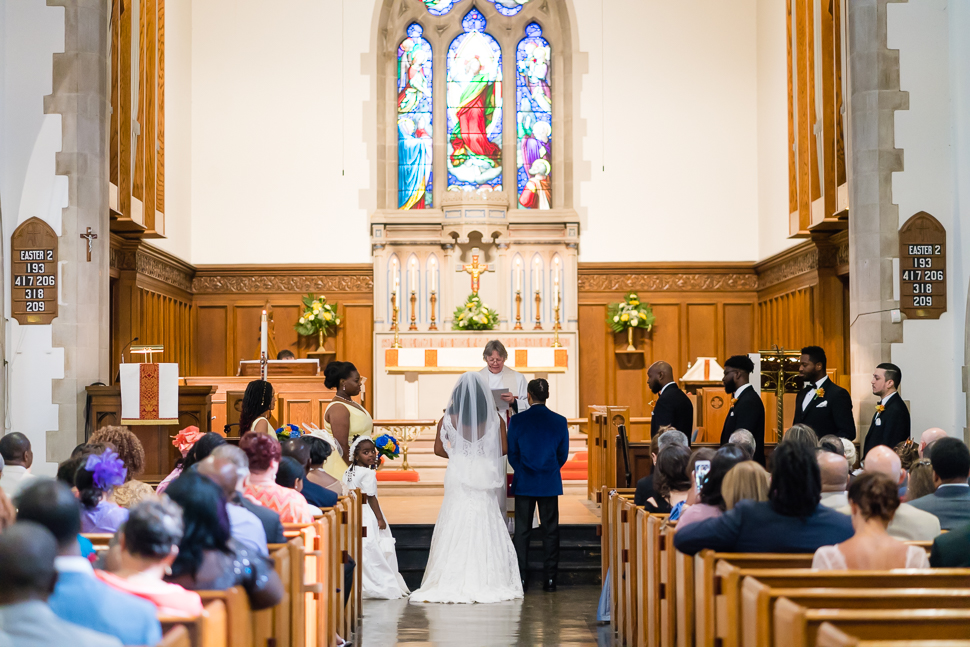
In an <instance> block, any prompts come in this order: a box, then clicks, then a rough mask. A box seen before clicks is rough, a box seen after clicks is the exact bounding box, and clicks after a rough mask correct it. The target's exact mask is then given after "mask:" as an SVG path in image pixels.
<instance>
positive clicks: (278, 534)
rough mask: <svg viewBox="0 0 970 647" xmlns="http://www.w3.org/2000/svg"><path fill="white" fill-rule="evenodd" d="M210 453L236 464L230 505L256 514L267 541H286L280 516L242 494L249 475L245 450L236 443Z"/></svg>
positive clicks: (276, 542) (220, 446)
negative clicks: (234, 490)
mask: <svg viewBox="0 0 970 647" xmlns="http://www.w3.org/2000/svg"><path fill="white" fill-rule="evenodd" d="M212 455H213V456H215V457H216V458H222V459H225V460H228V461H229V462H230V463H232V464H233V465H235V466H236V476H237V477H238V481H236V492H235V494H234V495H233V496H230V497H228V502H229V503H230V504H232V505H238V506H242V507H243V508H245V509H247V510H249V511H250V512H252V513H253V514H254V515H256V518H257V519H259V522H260V523H261V524H263V532H265V533H266V542H267V543H270V544H284V543H286V539H284V538H283V524H282V523H281V522H280V516H279V515H278V514H277V513H275V512H273V511H272V510H270V509H269V508H267V507H265V506H262V505H259V504H258V503H254V502H253V501H251V500H250V499H247V498H246V497H244V496H243V494H242V493H243V489H244V487H245V486H244V484H245V482H246V477H247V476H249V457H248V456H246V452H244V451H243V450H241V449H239V447H237V446H236V445H228V444H226V445H219V446H218V447H216V448H215V449H214V450H213V451H212Z"/></svg>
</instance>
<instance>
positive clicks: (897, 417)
mask: <svg viewBox="0 0 970 647" xmlns="http://www.w3.org/2000/svg"><path fill="white" fill-rule="evenodd" d="M902 381H903V373H902V371H901V370H900V369H899V367H898V366H896V365H895V364H890V363H889V362H884V363H882V364H880V365H879V366H877V367H876V370H874V371H873V372H872V394H873V395H875V396H878V397H879V398H880V400H879V404H877V405H876V412H875V413H874V414H872V422H871V423H869V431H867V432H866V442H865V449H864V450H863V452H862V455H863V456H868V455H869V451H870V450H871V449H872V448H873V447H876V446H878V445H885V446H886V447H889V448H890V449H891V448H893V447H895V446H896V445H898V444H899V443H901V442H904V441H906V440H909V436H910V422H909V407H907V406H906V403H905V402H903V399H902V398H901V397H900V396H899V394H898V393H897V392H896V391H897V389H899V385H900V384H901V383H902Z"/></svg>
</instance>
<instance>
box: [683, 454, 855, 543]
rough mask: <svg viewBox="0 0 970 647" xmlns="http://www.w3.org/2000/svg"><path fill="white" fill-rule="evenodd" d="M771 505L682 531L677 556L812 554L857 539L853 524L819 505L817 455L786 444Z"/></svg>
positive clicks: (744, 508) (742, 508)
mask: <svg viewBox="0 0 970 647" xmlns="http://www.w3.org/2000/svg"><path fill="white" fill-rule="evenodd" d="M772 464H773V468H772V472H771V488H770V490H769V492H768V501H767V502H764V503H757V502H754V501H741V502H740V503H738V504H737V505H736V506H734V509H733V510H729V511H727V512H725V513H724V514H723V515H721V516H720V517H718V518H716V519H708V520H706V521H701V522H698V523H695V524H691V525H690V526H687V527H686V528H684V529H682V530H678V531H677V534H676V535H675V536H674V545H675V546H676V547H677V550H679V551H681V552H683V553H686V554H688V555H694V554H696V553H698V552H699V551H701V550H703V549H704V548H711V549H714V550H716V551H719V552H728V553H808V552H815V550H817V549H818V547H819V546H825V545H828V544H835V543H839V542H841V541H845V540H846V539H848V538H849V537H851V536H852V522H851V520H850V519H849V518H848V517H847V516H845V515H844V514H841V513H839V512H836V511H835V510H832V509H830V508H826V507H825V506H823V505H822V504H821V503H819V501H820V499H821V496H822V483H821V476H820V474H819V469H818V462H817V461H816V460H815V450H814V449H813V448H810V447H807V446H805V445H803V444H802V443H795V442H782V443H781V444H780V445H778V447H777V448H776V449H775V451H774V453H773V454H772Z"/></svg>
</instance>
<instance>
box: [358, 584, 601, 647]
mask: <svg viewBox="0 0 970 647" xmlns="http://www.w3.org/2000/svg"><path fill="white" fill-rule="evenodd" d="M599 594H600V589H599V587H595V586H574V587H560V588H559V590H558V591H557V592H556V593H544V592H543V591H542V590H541V589H540V590H537V591H533V590H530V591H529V592H528V593H526V595H525V598H524V599H523V600H516V601H514V602H503V603H500V604H472V605H465V604H408V602H407V600H365V601H364V609H363V611H364V619H363V626H362V628H361V631H360V634H359V635H358V637H357V640H356V641H355V643H354V645H355V647H357V646H358V645H359V646H360V647H392V646H394V645H407V646H408V647H423V646H425V645H429V646H430V645H434V646H436V647H437V646H440V645H456V646H458V645H460V646H462V647H493V646H494V647H509V646H511V645H517V646H522V647H524V646H529V647H532V646H533V645H559V646H561V647H579V646H581V645H582V646H584V647H585V646H587V645H588V646H591V647H608V646H609V645H612V631H611V629H610V627H609V626H608V625H607V626H603V627H599V626H597V624H596V603H597V601H598V599H599Z"/></svg>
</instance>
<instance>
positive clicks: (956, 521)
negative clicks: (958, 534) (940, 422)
mask: <svg viewBox="0 0 970 647" xmlns="http://www.w3.org/2000/svg"><path fill="white" fill-rule="evenodd" d="M929 454H930V463H931V464H932V465H933V485H935V486H936V492H934V493H933V494H927V495H926V496H923V497H920V498H918V499H916V500H915V501H910V502H909V504H910V505H911V506H913V507H914V508H919V509H920V510H924V511H926V512H929V513H930V514H934V515H936V516H937V517H938V518H939V520H940V527H941V528H942V529H943V530H952V529H953V528H957V527H959V526H962V525H963V524H966V523H970V485H967V478H968V477H970V449H967V446H966V445H964V444H963V441H961V440H959V439H958V438H950V437H947V438H940V439H939V440H937V441H936V442H934V443H933V445H932V449H931V450H930V452H929Z"/></svg>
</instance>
